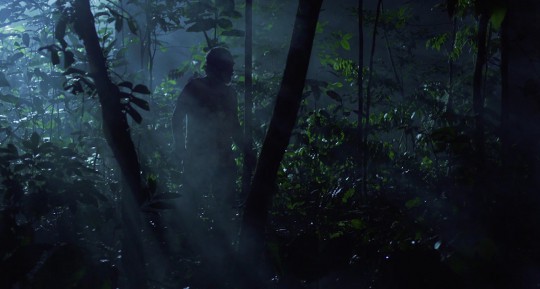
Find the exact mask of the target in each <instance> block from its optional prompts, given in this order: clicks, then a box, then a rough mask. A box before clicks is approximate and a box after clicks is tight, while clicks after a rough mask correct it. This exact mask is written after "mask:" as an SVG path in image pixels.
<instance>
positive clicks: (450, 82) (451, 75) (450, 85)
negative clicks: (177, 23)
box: [446, 16, 457, 115]
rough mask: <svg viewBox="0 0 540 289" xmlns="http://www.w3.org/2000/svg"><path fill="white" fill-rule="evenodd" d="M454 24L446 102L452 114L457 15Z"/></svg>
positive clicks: (447, 108) (448, 111)
mask: <svg viewBox="0 0 540 289" xmlns="http://www.w3.org/2000/svg"><path fill="white" fill-rule="evenodd" d="M452 22H453V25H452V27H453V28H452V42H451V46H450V55H449V56H448V58H449V60H448V101H447V102H446V112H447V113H448V114H449V115H451V114H453V111H454V59H453V58H452V53H453V52H454V47H455V46H456V36H457V17H455V16H454V19H453V21H452Z"/></svg>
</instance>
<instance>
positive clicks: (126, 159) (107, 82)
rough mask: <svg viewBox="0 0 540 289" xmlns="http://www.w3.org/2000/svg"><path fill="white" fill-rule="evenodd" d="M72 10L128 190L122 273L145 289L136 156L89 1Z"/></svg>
mask: <svg viewBox="0 0 540 289" xmlns="http://www.w3.org/2000/svg"><path fill="white" fill-rule="evenodd" d="M74 8H75V22H74V28H75V32H76V33H77V35H78V36H79V37H80V38H81V39H82V41H83V43H84V47H85V49H86V55H87V57H88V63H89V73H90V75H91V76H92V78H93V80H94V82H95V86H96V91H97V94H98V97H99V102H100V104H101V112H102V118H103V120H102V121H103V132H104V135H105V139H106V140H107V143H108V144H109V146H110V148H111V150H112V152H113V154H114V157H115V159H116V161H117V162H118V165H119V167H120V170H121V173H122V176H123V179H124V181H125V183H126V184H127V186H128V187H129V192H128V193H124V195H123V197H122V210H123V212H122V214H123V222H124V230H123V233H124V237H123V243H122V245H123V254H122V257H123V261H124V264H125V266H124V270H125V271H126V272H125V273H126V276H127V279H128V284H129V286H130V288H135V289H136V288H146V283H147V282H146V281H147V279H146V273H145V272H146V271H145V268H144V257H143V255H142V251H143V250H142V249H143V248H142V243H141V240H140V238H139V236H138V235H139V234H138V228H139V224H140V215H139V214H138V210H137V208H138V205H141V204H142V203H143V201H144V194H143V192H144V190H143V184H142V181H141V176H140V165H139V161H138V158H137V152H136V150H135V146H134V145H133V142H132V140H131V135H130V131H129V124H128V122H127V119H126V115H125V114H124V113H123V112H122V105H121V103H120V97H119V90H118V87H117V86H116V85H114V84H113V83H112V81H111V79H110V78H109V74H108V68H107V63H106V59H105V57H104V55H103V51H102V49H101V47H100V44H99V38H98V35H97V32H96V29H95V25H94V17H93V15H92V12H91V10H90V2H89V0H76V1H75V5H74Z"/></svg>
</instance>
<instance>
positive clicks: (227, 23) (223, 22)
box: [217, 18, 233, 29]
mask: <svg viewBox="0 0 540 289" xmlns="http://www.w3.org/2000/svg"><path fill="white" fill-rule="evenodd" d="M217 24H218V26H219V27H221V28H223V29H231V28H232V26H233V24H232V21H231V20H229V19H225V18H219V19H218V21H217Z"/></svg>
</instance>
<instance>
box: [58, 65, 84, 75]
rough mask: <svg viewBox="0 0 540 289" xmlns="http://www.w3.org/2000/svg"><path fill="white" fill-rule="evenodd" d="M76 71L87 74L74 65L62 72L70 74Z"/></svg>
mask: <svg viewBox="0 0 540 289" xmlns="http://www.w3.org/2000/svg"><path fill="white" fill-rule="evenodd" d="M74 73H78V74H81V75H84V74H86V72H85V71H84V70H82V69H78V68H74V67H69V68H67V69H66V71H64V72H63V73H62V74H63V75H70V74H74Z"/></svg>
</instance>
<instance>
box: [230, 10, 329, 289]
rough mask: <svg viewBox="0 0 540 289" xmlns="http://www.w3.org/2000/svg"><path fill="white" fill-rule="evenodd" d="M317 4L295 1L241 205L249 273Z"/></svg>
mask: <svg viewBox="0 0 540 289" xmlns="http://www.w3.org/2000/svg"><path fill="white" fill-rule="evenodd" d="M321 5H322V0H300V1H299V5H298V10H297V15H296V20H295V23H294V28H293V35H292V39H291V45H290V48H289V53H288V55H287V64H286V67H285V72H284V75H283V80H282V82H281V87H280V89H279V92H278V95H277V100H276V105H275V108H274V112H273V115H272V119H271V121H270V125H269V127H268V131H267V133H266V137H265V139H264V143H263V146H262V150H261V154H260V157H259V161H258V163H257V168H256V170H255V174H254V177H253V182H252V184H251V189H250V191H249V194H248V196H247V200H246V203H245V209H244V215H243V220H242V232H241V235H240V244H239V246H240V247H239V250H240V252H239V253H240V258H241V260H242V263H243V265H245V266H250V267H248V268H252V270H253V269H255V268H257V265H258V264H260V263H261V258H262V256H263V253H264V235H265V229H266V222H267V218H268V210H269V207H270V203H271V199H272V195H273V194H274V191H275V187H276V177H277V171H278V168H279V165H280V163H281V160H282V158H283V155H284V153H285V150H286V148H287V146H288V144H289V139H290V137H291V134H292V130H293V128H294V125H295V122H296V118H297V115H298V111H299V109H300V103H301V100H302V91H303V89H304V83H305V81H306V74H307V70H308V66H309V60H310V57H311V50H312V46H313V39H314V37H315V28H316V26H317V20H318V17H319V12H320V9H321ZM245 269H246V268H245ZM254 271H256V270H254ZM252 272H253V271H252ZM255 275H256V274H255ZM247 278H248V279H250V280H248V281H247V282H248V283H249V284H248V285H247V286H248V287H250V286H254V287H251V288H256V287H258V286H261V285H260V284H261V283H260V282H261V280H258V276H247Z"/></svg>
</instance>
